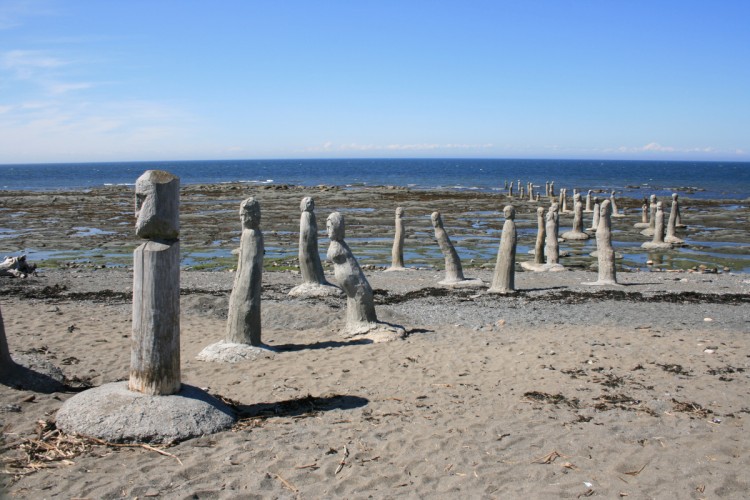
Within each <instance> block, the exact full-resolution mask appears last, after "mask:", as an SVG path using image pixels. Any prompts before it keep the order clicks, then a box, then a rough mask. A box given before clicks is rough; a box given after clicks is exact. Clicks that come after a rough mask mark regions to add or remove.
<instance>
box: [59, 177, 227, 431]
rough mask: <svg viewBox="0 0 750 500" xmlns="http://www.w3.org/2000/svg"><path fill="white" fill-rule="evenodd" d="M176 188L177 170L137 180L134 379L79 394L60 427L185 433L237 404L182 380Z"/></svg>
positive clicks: (213, 422) (208, 427) (220, 419)
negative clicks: (228, 403) (229, 404)
mask: <svg viewBox="0 0 750 500" xmlns="http://www.w3.org/2000/svg"><path fill="white" fill-rule="evenodd" d="M179 188H180V182H179V179H178V178H177V177H175V176H174V175H172V174H170V173H168V172H164V171H159V170H148V171H146V172H145V173H144V174H143V175H142V176H141V177H139V178H138V180H137V181H136V186H135V190H136V215H137V217H138V221H137V223H136V234H137V235H138V236H140V237H142V238H146V239H148V240H149V241H147V242H146V243H144V244H143V245H141V246H140V247H138V248H137V249H136V250H135V252H134V253H133V260H134V266H133V267H134V269H133V275H134V276H133V335H132V337H131V340H132V342H131V360H130V379H129V381H128V382H114V383H111V384H104V385H101V386H99V387H97V388H94V389H89V390H87V391H84V392H82V393H79V394H76V395H75V396H73V397H72V398H70V399H68V400H67V401H66V402H65V403H64V404H63V406H62V408H60V410H59V411H58V412H57V416H56V422H57V427H58V428H59V429H61V430H62V431H63V432H66V433H70V434H73V433H75V434H82V435H86V436H93V437H97V438H99V439H105V440H107V441H157V442H163V441H180V440H183V439H187V438H190V437H195V436H201V435H204V434H210V433H213V432H218V431H221V430H224V429H227V428H228V427H230V426H231V425H232V424H233V423H234V420H235V416H234V413H233V411H232V410H231V409H230V408H229V407H227V406H226V405H225V404H223V403H222V402H220V401H219V400H217V399H215V398H213V397H212V396H210V395H208V394H207V393H205V392H204V391H201V390H200V389H197V388H195V387H191V386H188V385H185V384H182V383H181V381H180V322H179V318H180V267H179V263H180V254H179V250H180V246H179V240H178V239H177V237H178V236H179Z"/></svg>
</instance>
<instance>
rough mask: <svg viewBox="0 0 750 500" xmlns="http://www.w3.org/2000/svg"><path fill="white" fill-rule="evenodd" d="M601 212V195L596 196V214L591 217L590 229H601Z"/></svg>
mask: <svg viewBox="0 0 750 500" xmlns="http://www.w3.org/2000/svg"><path fill="white" fill-rule="evenodd" d="M600 212H601V208H600V204H599V197H598V196H594V215H592V217H591V227H590V228H588V231H596V230H597V229H599V218H600V217H601V215H600Z"/></svg>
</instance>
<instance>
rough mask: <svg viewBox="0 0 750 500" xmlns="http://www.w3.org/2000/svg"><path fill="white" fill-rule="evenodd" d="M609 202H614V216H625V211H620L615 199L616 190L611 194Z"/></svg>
mask: <svg viewBox="0 0 750 500" xmlns="http://www.w3.org/2000/svg"><path fill="white" fill-rule="evenodd" d="M609 202H610V203H611V204H612V217H625V214H624V213H620V211H619V210H618V208H617V200H616V199H615V192H614V191H612V193H611V194H610V195H609Z"/></svg>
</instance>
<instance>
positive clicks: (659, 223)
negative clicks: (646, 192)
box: [641, 202, 672, 250]
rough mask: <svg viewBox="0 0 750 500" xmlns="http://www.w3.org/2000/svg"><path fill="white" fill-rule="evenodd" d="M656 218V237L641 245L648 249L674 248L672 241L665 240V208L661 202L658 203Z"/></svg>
mask: <svg viewBox="0 0 750 500" xmlns="http://www.w3.org/2000/svg"><path fill="white" fill-rule="evenodd" d="M654 220H655V224H654V238H653V239H652V240H651V241H647V242H646V243H644V244H642V245H641V247H642V248H645V249H647V250H668V249H670V248H672V244H671V243H667V242H665V241H664V209H663V208H662V203H661V202H657V203H656V215H655V216H654Z"/></svg>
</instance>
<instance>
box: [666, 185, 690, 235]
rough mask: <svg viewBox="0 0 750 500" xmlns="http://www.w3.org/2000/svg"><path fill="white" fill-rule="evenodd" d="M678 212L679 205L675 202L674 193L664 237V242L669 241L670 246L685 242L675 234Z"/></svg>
mask: <svg viewBox="0 0 750 500" xmlns="http://www.w3.org/2000/svg"><path fill="white" fill-rule="evenodd" d="M678 213H679V206H678V204H677V196H676V193H675V194H673V195H672V210H670V212H669V222H668V223H667V235H666V236H665V237H664V242H665V243H670V244H671V245H672V246H680V245H682V244H684V243H685V241H684V240H683V239H682V238H678V237H677V236H676V235H675V231H676V228H677V214H678Z"/></svg>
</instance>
